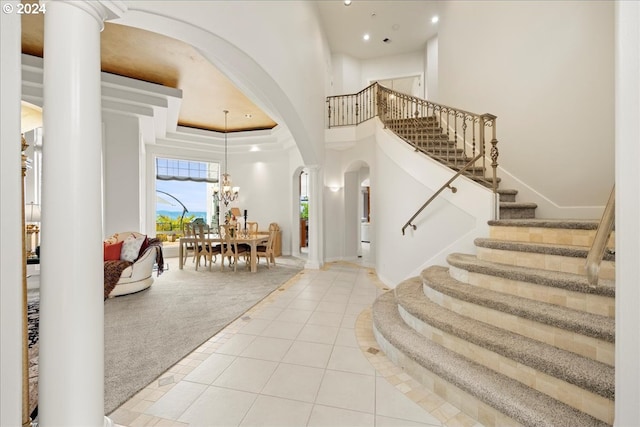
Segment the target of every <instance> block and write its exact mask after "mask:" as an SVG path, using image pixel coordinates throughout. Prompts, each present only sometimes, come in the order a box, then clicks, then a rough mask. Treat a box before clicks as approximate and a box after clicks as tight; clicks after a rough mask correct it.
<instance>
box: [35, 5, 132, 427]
mask: <svg viewBox="0 0 640 427" xmlns="http://www.w3.org/2000/svg"><path fill="white" fill-rule="evenodd" d="M44 4H45V6H46V14H45V28H44V34H45V40H44V107H43V115H44V126H43V129H44V142H43V170H42V172H43V177H42V181H43V187H42V222H41V229H42V233H41V255H42V258H41V276H40V280H41V281H40V353H39V372H40V373H39V407H38V414H39V420H40V425H42V426H44V427H46V426H102V425H105V424H110V421H109V420H108V419H107V418H105V417H104V303H103V285H102V284H103V258H102V202H101V201H102V195H101V180H102V168H101V165H102V160H101V156H102V118H101V88H100V78H101V76H100V32H101V31H102V28H103V21H104V20H105V19H107V17H115V16H116V15H117V14H118V13H122V10H123V9H122V8H119V6H118V5H119V3H113V2H106V1H92V2H85V1H63V0H52V1H47V2H46V3H44Z"/></svg>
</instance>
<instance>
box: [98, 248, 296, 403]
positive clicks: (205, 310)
mask: <svg viewBox="0 0 640 427" xmlns="http://www.w3.org/2000/svg"><path fill="white" fill-rule="evenodd" d="M171 261H175V262H174V265H171V267H172V268H170V269H169V270H168V271H165V272H164V273H163V274H162V275H161V276H160V277H157V278H156V277H154V283H153V285H152V286H151V287H150V288H149V289H147V290H145V291H142V292H139V293H136V294H131V295H124V296H120V297H116V298H111V299H108V300H106V301H105V305H104V316H105V328H104V333H105V337H104V339H105V354H104V357H105V413H106V414H109V413H111V412H112V411H114V410H115V409H117V407H118V406H120V405H121V404H122V403H124V402H125V401H127V400H128V399H129V398H131V397H132V396H133V395H134V394H135V393H137V392H138V391H139V390H141V389H143V388H144V387H146V386H147V385H148V384H149V383H151V382H152V381H153V380H154V379H156V378H157V377H158V376H160V375H161V374H162V373H163V372H164V371H166V370H167V369H169V368H170V367H171V366H172V365H174V364H175V363H176V362H178V361H179V360H181V359H182V358H183V357H184V356H186V355H187V354H189V353H190V352H191V351H193V350H194V349H196V348H197V347H199V346H200V345H201V344H202V343H204V342H205V341H207V340H208V339H209V338H211V337H212V336H213V335H215V334H216V333H217V332H219V331H220V330H221V329H223V328H224V327H225V326H226V325H228V324H229V323H231V322H232V321H233V320H235V319H236V318H238V317H240V316H241V315H242V314H243V313H245V312H246V311H247V310H248V309H249V308H251V307H253V306H254V305H255V304H257V303H258V302H260V301H261V300H262V299H264V298H265V297H266V296H267V295H269V294H270V293H271V292H273V291H274V290H276V289H277V288H278V287H280V285H282V284H284V283H285V282H287V281H288V280H289V279H291V278H292V277H294V276H295V275H296V274H297V273H298V272H300V271H301V270H302V268H303V261H300V260H297V259H293V258H286V257H282V258H278V265H276V266H275V267H271V268H270V269H267V267H266V265H265V264H264V263H261V264H259V265H258V272H257V273H251V272H249V271H247V270H245V269H244V265H243V264H242V263H241V264H240V265H239V266H238V271H237V272H235V273H234V272H233V271H232V270H229V269H228V268H225V271H224V272H221V271H220V264H219V260H218V264H214V266H213V271H209V270H208V269H204V268H202V267H201V268H200V269H199V270H198V271H195V268H194V266H193V264H192V263H191V261H190V260H189V261H187V263H186V266H185V268H184V269H183V270H179V269H178V268H177V260H175V259H173V260H171Z"/></svg>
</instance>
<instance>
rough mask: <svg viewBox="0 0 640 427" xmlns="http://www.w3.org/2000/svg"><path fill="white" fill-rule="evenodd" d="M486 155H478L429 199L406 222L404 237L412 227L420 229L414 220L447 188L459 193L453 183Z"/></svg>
mask: <svg viewBox="0 0 640 427" xmlns="http://www.w3.org/2000/svg"><path fill="white" fill-rule="evenodd" d="M483 155H484V153H480V154H478V155H477V156H476V157H474V158H473V159H471V161H469V163H467V164H466V165H464V166H463V167H462V168H461V169H460V170H459V171H458V172H457V173H456V174H455V175H453V176H452V177H451V178H450V179H449V180H448V181H447V182H445V183H444V184H443V185H442V187H440V188H439V189H438V191H436V192H435V193H433V195H432V196H431V197H429V200H427V201H426V202H425V203H424V204H423V205H422V206H421V207H420V209H418V210H417V211H416V213H414V214H413V216H412V217H411V218H409V221H407V222H406V224H405V225H404V226H403V227H402V235H403V236H404V230H405V229H406V228H407V227H409V226H411V228H413V229H414V230H415V229H417V228H418V227H417V226H416V225H414V224H412V222H413V220H414V219H416V217H417V216H418V215H420V212H422V211H423V210H424V209H425V208H426V207H427V206H429V204H430V203H431V202H432V201H433V200H434V199H435V198H436V197H438V195H439V194H440V193H442V192H443V191H444V190H445V188H448V189H450V190H451V191H452V192H453V193H455V192H457V191H458V190H457V188H456V187H452V186H451V183H452V182H453V181H455V180H456V178H458V177H459V176H460V175H462V172H464V171H465V170H466V169H467V168H468V167H470V166H471V165H473V164H474V163H475V162H476V160H478V159H479V158H480V157H481V156H483Z"/></svg>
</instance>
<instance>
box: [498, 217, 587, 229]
mask: <svg viewBox="0 0 640 427" xmlns="http://www.w3.org/2000/svg"><path fill="white" fill-rule="evenodd" d="M489 225H492V226H502V227H539V228H565V229H572V230H595V229H597V228H598V221H597V220H580V219H578V220H574V219H539V218H530V219H500V220H491V221H489Z"/></svg>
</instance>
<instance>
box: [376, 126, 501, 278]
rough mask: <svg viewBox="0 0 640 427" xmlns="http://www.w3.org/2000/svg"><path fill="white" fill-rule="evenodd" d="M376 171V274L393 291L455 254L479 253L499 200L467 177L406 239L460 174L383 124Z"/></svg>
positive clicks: (378, 141) (460, 180) (378, 135)
mask: <svg viewBox="0 0 640 427" xmlns="http://www.w3.org/2000/svg"><path fill="white" fill-rule="evenodd" d="M376 143H377V145H376V172H375V173H374V172H372V173H371V186H372V188H375V190H374V191H373V192H372V211H374V210H375V224H372V227H371V228H372V229H373V231H374V233H375V236H376V237H375V239H376V249H375V251H376V252H375V258H376V272H377V274H378V276H379V277H380V278H381V280H382V281H383V282H384V283H386V284H387V285H389V286H395V285H397V284H398V283H399V282H400V281H402V280H404V279H406V278H409V277H412V276H416V275H418V274H420V272H421V271H422V270H423V269H424V268H426V267H427V266H429V265H432V264H441V265H445V264H446V256H447V255H448V254H449V253H451V252H465V253H475V247H474V245H473V239H475V238H476V237H478V236H483V235H488V225H487V221H489V220H490V219H491V214H492V206H493V204H492V200H493V195H492V193H491V191H489V190H488V189H486V188H484V187H482V186H480V185H478V184H476V183H475V182H472V181H470V180H468V179H466V178H458V179H457V180H456V181H454V183H453V185H454V186H455V187H457V189H458V191H457V193H455V194H454V193H452V192H450V191H444V192H442V193H441V194H440V195H439V197H438V198H436V199H435V200H434V201H433V202H432V203H431V204H430V205H429V206H428V207H427V208H426V209H425V210H424V211H423V212H422V213H421V214H420V215H419V216H418V217H417V218H416V219H415V220H414V221H413V224H415V225H416V226H417V230H415V231H413V230H412V229H411V228H410V227H409V228H407V229H406V230H405V235H402V231H401V229H402V227H403V226H404V224H405V223H406V222H407V221H408V220H409V218H411V216H412V215H413V214H414V213H415V212H416V211H417V210H418V209H419V208H420V207H421V206H422V204H423V203H424V202H426V201H427V199H428V198H429V197H430V196H431V195H432V194H433V193H435V191H437V190H438V189H439V188H440V187H441V186H442V184H444V183H445V182H446V181H447V180H448V179H449V178H450V177H451V176H453V174H454V172H452V171H451V170H450V169H448V168H446V167H444V166H443V165H441V164H440V163H438V162H436V161H434V160H432V159H430V158H427V157H426V156H421V155H418V154H417V153H416V152H415V151H414V150H413V149H412V148H411V147H410V146H409V145H408V144H407V143H405V142H403V141H402V140H400V139H399V138H398V137H396V136H395V135H393V134H392V133H391V132H390V131H388V130H385V129H383V128H382V124H381V123H380V122H378V128H377V130H376Z"/></svg>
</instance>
